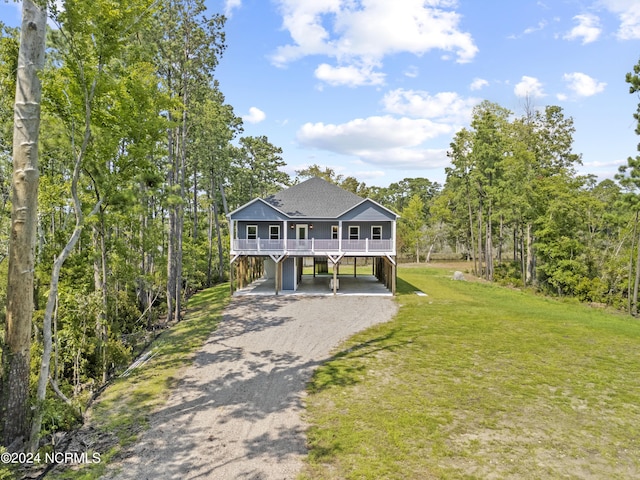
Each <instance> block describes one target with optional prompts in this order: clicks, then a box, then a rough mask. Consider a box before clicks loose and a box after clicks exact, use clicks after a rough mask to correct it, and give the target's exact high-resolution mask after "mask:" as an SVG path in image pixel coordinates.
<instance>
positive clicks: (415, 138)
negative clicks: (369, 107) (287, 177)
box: [297, 115, 454, 168]
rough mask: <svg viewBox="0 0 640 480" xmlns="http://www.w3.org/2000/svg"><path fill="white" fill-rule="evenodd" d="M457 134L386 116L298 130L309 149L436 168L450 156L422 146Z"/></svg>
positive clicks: (448, 128) (423, 121)
mask: <svg viewBox="0 0 640 480" xmlns="http://www.w3.org/2000/svg"><path fill="white" fill-rule="evenodd" d="M453 132H454V128H453V127H452V126H451V125H447V124H445V123H437V122H433V121H431V120H428V119H411V118H407V117H403V118H395V117H392V116H390V115H385V116H374V117H368V118H361V119H356V120H352V121H350V122H347V123H343V124H340V125H334V124H324V123H307V124H305V125H303V126H302V127H301V128H300V130H299V131H298V133H297V140H298V142H299V143H300V144H301V145H303V146H305V147H311V148H317V149H321V150H327V151H330V152H334V153H338V154H342V155H353V156H356V157H359V158H360V159H361V160H362V161H363V162H366V163H371V164H376V165H387V166H393V167H405V168H413V167H418V166H420V167H421V168H432V167H436V166H442V165H444V164H446V154H443V151H441V150H429V149H425V148H421V145H422V144H423V143H424V142H425V141H427V140H430V139H433V138H435V137H438V136H440V135H445V134H448V135H451V134H452V133H453Z"/></svg>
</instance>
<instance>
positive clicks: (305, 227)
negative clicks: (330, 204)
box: [296, 224, 309, 240]
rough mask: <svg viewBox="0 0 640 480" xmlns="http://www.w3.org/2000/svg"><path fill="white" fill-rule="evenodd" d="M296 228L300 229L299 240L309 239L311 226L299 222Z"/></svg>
mask: <svg viewBox="0 0 640 480" xmlns="http://www.w3.org/2000/svg"><path fill="white" fill-rule="evenodd" d="M296 230H297V231H298V240H306V239H307V235H308V233H309V226H308V225H306V224H305V225H300V224H297V225H296Z"/></svg>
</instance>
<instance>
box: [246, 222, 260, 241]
mask: <svg viewBox="0 0 640 480" xmlns="http://www.w3.org/2000/svg"><path fill="white" fill-rule="evenodd" d="M250 228H255V229H256V233H255V238H251V237H250V236H249V235H250V233H249V229H250ZM257 239H258V225H247V240H257Z"/></svg>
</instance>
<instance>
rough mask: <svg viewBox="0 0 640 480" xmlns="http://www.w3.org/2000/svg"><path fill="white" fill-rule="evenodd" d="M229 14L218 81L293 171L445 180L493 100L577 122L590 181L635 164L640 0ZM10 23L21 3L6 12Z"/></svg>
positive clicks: (346, 1) (0, 13)
mask: <svg viewBox="0 0 640 480" xmlns="http://www.w3.org/2000/svg"><path fill="white" fill-rule="evenodd" d="M206 1H207V5H208V8H209V10H210V11H211V12H223V13H225V14H226V15H227V16H228V21H227V24H226V28H225V31H226V35H227V45H228V46H227V49H226V51H225V54H224V56H223V58H222V60H221V63H220V65H219V67H218V70H217V72H216V76H217V78H218V80H219V81H220V84H221V89H222V91H223V93H224V94H225V96H226V99H227V102H228V103H230V104H231V105H233V107H234V110H235V112H236V114H237V115H240V116H242V117H243V119H244V129H245V132H244V134H245V135H255V136H257V135H266V136H268V137H269V140H270V141H271V142H272V143H274V144H276V145H278V146H280V147H282V149H283V151H284V153H283V157H284V160H285V162H286V163H287V167H286V171H287V172H288V173H290V174H291V175H294V170H297V169H301V168H304V167H306V166H308V165H311V164H318V165H320V166H322V167H325V166H327V167H331V168H333V169H334V170H335V171H336V172H337V173H339V174H342V175H345V176H348V175H352V176H355V177H356V178H358V179H359V180H361V181H364V182H365V183H367V184H368V185H379V186H386V185H389V184H390V183H391V182H395V181H398V180H401V179H402V178H405V177H418V176H421V177H427V178H429V179H431V180H433V181H438V182H440V183H442V182H444V179H445V176H444V167H446V166H447V164H448V159H447V156H446V151H447V149H448V147H449V143H450V142H451V140H452V138H453V136H454V134H455V132H456V131H457V130H458V129H460V128H462V127H464V126H467V125H468V124H469V121H470V115H471V110H472V108H473V106H474V105H476V104H478V103H479V102H480V101H482V100H484V99H487V100H490V101H493V102H497V103H499V104H500V105H502V106H504V107H506V108H509V109H510V110H512V111H513V112H514V113H515V114H522V113H523V108H524V107H523V106H524V101H525V97H527V96H528V97H529V98H530V100H531V101H532V103H533V105H534V106H535V107H537V108H543V107H544V106H546V105H559V106H561V107H562V108H563V109H564V112H565V114H566V115H567V116H571V117H573V119H574V122H575V127H576V133H575V143H574V147H575V148H574V150H575V152H576V153H580V154H582V159H583V164H584V165H583V166H582V167H580V169H579V170H580V172H582V173H594V174H596V175H598V176H599V177H600V178H607V177H612V176H613V175H614V174H615V172H616V171H617V167H618V166H619V165H621V164H623V163H625V162H626V158H627V157H628V156H635V155H636V153H637V152H636V145H637V144H638V142H640V137H638V136H637V135H635V133H634V128H635V121H634V119H633V116H632V115H633V113H634V112H635V110H636V106H637V104H638V102H639V101H640V98H638V97H637V96H634V95H630V94H629V93H628V92H629V91H628V85H627V84H626V83H625V81H624V77H625V74H626V73H627V72H629V71H631V70H632V68H633V66H634V65H635V64H636V63H637V62H638V60H639V59H640V1H639V0H566V1H565V0H543V1H536V0H484V1H481V2H480V1H478V0H393V1H392V0H206ZM0 20H3V21H5V22H7V23H10V24H15V23H16V22H17V21H18V20H19V11H18V9H17V8H16V6H15V5H6V4H0Z"/></svg>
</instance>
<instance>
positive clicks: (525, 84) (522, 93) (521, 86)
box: [513, 75, 546, 98]
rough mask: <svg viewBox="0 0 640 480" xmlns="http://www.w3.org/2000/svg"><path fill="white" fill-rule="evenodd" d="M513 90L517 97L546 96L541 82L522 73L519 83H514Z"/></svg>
mask: <svg viewBox="0 0 640 480" xmlns="http://www.w3.org/2000/svg"><path fill="white" fill-rule="evenodd" d="M513 92H514V93H515V94H516V96H517V97H521V98H524V97H532V98H541V97H544V96H546V94H545V93H544V90H543V88H542V83H540V80H538V79H537V78H535V77H529V76H527V75H523V76H522V79H521V80H520V82H519V83H517V84H516V86H515V88H514V89H513Z"/></svg>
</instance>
